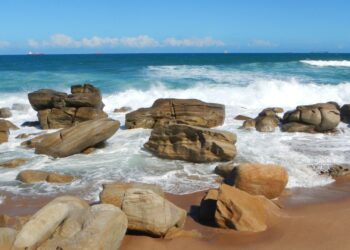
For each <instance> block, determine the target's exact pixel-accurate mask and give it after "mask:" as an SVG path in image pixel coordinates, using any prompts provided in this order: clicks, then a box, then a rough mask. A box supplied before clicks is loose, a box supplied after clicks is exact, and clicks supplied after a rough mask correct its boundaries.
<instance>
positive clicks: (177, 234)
mask: <svg viewBox="0 0 350 250" xmlns="http://www.w3.org/2000/svg"><path fill="white" fill-rule="evenodd" d="M182 237H189V238H201V237H202V234H201V233H200V232H198V231H197V230H190V231H189V230H184V229H181V228H178V227H172V228H170V229H169V231H168V232H167V233H166V235H165V236H164V239H165V240H172V239H175V238H182Z"/></svg>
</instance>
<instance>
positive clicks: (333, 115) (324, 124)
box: [282, 103, 340, 132]
mask: <svg viewBox="0 0 350 250" xmlns="http://www.w3.org/2000/svg"><path fill="white" fill-rule="evenodd" d="M339 122H340V111H339V106H338V105H337V104H336V103H318V104H313V105H306V106H298V107H297V108H296V109H295V110H293V111H289V112H286V113H285V114H284V116H283V124H284V125H283V127H282V130H283V131H286V132H295V131H296V130H297V129H298V128H299V129H300V131H297V132H309V131H312V132H329V131H333V130H334V129H335V128H336V127H337V126H338V124H339ZM288 123H293V125H292V126H287V124H288ZM297 124H302V125H307V126H301V125H300V126H299V127H298V126H297Z"/></svg>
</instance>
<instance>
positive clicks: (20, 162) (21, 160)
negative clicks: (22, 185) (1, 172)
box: [0, 158, 29, 168]
mask: <svg viewBox="0 0 350 250" xmlns="http://www.w3.org/2000/svg"><path fill="white" fill-rule="evenodd" d="M27 161H29V159H27V158H16V159H12V160H8V161H5V162H2V163H0V167H4V168H15V167H18V166H21V165H23V164H25V163H26V162H27Z"/></svg>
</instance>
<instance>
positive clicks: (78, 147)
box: [21, 118, 120, 157]
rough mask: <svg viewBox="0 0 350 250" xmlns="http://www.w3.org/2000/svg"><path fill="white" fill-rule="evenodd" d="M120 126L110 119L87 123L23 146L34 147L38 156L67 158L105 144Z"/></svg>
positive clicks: (42, 136) (41, 136)
mask: <svg viewBox="0 0 350 250" xmlns="http://www.w3.org/2000/svg"><path fill="white" fill-rule="evenodd" d="M119 125H120V123H119V122H118V121H115V120H112V119H109V118H103V119H99V120H91V121H86V122H82V123H79V124H77V125H75V126H73V127H70V128H66V129H62V130H60V131H57V132H54V133H50V134H45V135H40V136H38V137H35V138H33V139H31V140H29V141H26V142H24V143H22V144H21V145H25V146H27V147H34V148H35V153H37V154H46V155H49V156H53V157H67V156H70V155H73V154H78V153H81V152H83V151H84V150H85V149H87V148H90V147H93V146H94V145H97V144H99V143H101V142H104V141H105V140H107V139H108V138H110V137H111V136H112V135H114V133H115V132H116V131H117V130H118V129H119Z"/></svg>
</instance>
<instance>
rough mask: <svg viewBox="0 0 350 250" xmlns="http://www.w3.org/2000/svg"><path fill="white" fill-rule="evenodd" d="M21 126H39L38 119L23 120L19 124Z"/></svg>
mask: <svg viewBox="0 0 350 250" xmlns="http://www.w3.org/2000/svg"><path fill="white" fill-rule="evenodd" d="M21 127H40V122H38V121H28V122H23V123H22V124H21Z"/></svg>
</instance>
